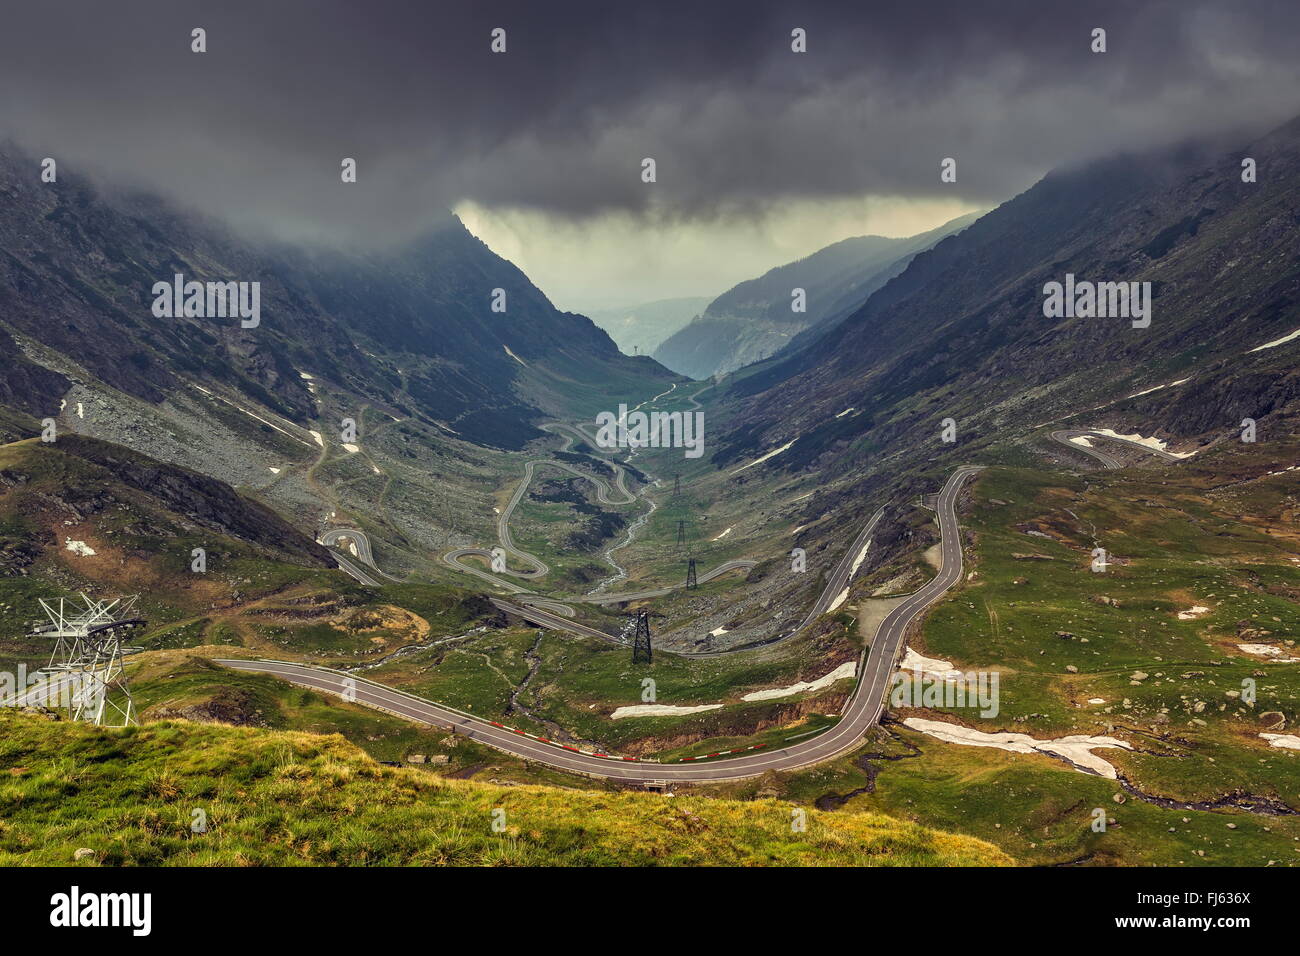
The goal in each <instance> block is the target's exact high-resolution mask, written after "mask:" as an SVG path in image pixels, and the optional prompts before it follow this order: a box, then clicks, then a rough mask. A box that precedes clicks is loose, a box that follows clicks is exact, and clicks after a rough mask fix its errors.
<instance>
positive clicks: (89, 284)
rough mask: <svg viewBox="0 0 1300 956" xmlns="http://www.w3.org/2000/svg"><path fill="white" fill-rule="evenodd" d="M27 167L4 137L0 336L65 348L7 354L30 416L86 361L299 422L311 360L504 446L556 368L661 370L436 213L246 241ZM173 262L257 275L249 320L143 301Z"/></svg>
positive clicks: (550, 403) (144, 388)
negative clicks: (325, 239)
mask: <svg viewBox="0 0 1300 956" xmlns="http://www.w3.org/2000/svg"><path fill="white" fill-rule="evenodd" d="M39 172H40V166H39V163H38V162H37V160H35V159H33V158H32V157H30V156H25V155H23V154H20V153H18V152H16V151H15V150H14V149H13V148H12V147H10V148H8V149H6V150H5V151H4V152H3V153H0V196H3V198H4V206H3V210H2V211H0V251H3V253H4V255H3V258H2V259H0V335H4V336H6V341H7V339H8V337H9V336H14V335H16V336H20V337H23V338H24V340H26V341H31V342H38V343H39V344H40V346H41V348H42V349H43V350H48V352H50V353H54V354H56V355H57V356H60V357H61V359H62V361H54V362H50V361H48V360H45V361H43V360H42V359H41V358H39V357H38V356H36V355H35V354H34V353H33V352H32V351H30V350H21V349H12V348H11V349H9V350H8V352H9V358H8V361H10V362H11V363H12V368H11V371H10V373H9V374H7V375H6V376H5V377H4V378H5V384H4V385H3V386H2V389H3V392H2V393H0V394H3V396H4V397H5V398H6V399H7V401H8V403H9V404H11V405H14V406H15V407H17V408H21V409H22V410H24V411H26V412H29V413H31V414H39V413H42V412H43V413H45V414H51V413H54V412H57V411H58V401H59V397H60V396H61V395H62V394H63V392H64V391H65V390H66V387H67V385H68V382H69V380H70V379H72V378H77V377H80V376H81V375H83V374H84V375H85V376H89V377H91V378H93V379H97V380H99V381H100V382H102V383H104V384H105V385H108V386H111V387H112V388H114V389H118V390H120V391H122V392H124V393H126V394H128V395H131V396H134V397H137V398H140V399H143V400H146V401H148V402H153V403H157V402H160V401H162V400H163V399H164V398H165V397H166V396H167V395H168V394H169V393H173V392H175V391H176V390H177V389H184V388H186V387H188V385H189V384H190V383H201V384H204V385H206V386H208V387H213V386H219V387H222V388H227V389H231V390H233V391H234V392H235V393H238V394H240V395H243V396H245V397H247V398H248V399H250V400H252V401H255V402H257V403H259V404H261V405H263V406H264V407H266V408H268V409H270V410H272V411H274V412H276V413H277V414H279V415H282V416H285V417H286V418H287V419H289V420H291V421H293V422H296V423H299V424H301V423H305V422H306V421H308V420H309V419H311V418H313V417H314V416H315V414H316V411H317V403H316V399H315V397H314V396H313V395H312V392H311V388H310V386H309V382H310V381H311V380H310V379H308V378H307V377H305V376H304V374H303V373H304V372H306V373H307V374H308V375H311V376H313V377H315V378H319V379H323V380H327V381H329V382H331V383H334V384H335V385H337V386H339V387H342V388H344V389H346V390H348V391H350V392H352V393H353V394H354V395H356V396H357V398H358V400H364V401H368V402H373V403H377V404H378V405H380V406H381V407H384V408H387V409H388V410H390V411H391V412H393V413H395V414H397V415H402V416H413V417H417V418H420V419H423V420H425V421H427V422H434V423H438V424H439V425H441V426H444V427H446V428H447V429H449V430H450V431H452V432H454V433H456V434H459V435H461V436H464V437H466V438H468V439H469V440H471V441H477V442H481V443H485V444H490V445H494V446H498V447H507V448H516V447H519V446H520V445H521V444H522V443H523V442H525V441H527V440H529V439H530V438H534V437H536V436H537V435H538V434H539V433H538V432H537V431H536V429H535V428H534V427H533V426H534V424H535V423H537V422H539V421H541V420H542V419H543V418H544V417H546V416H547V415H551V414H555V413H556V412H557V411H560V410H561V409H562V408H563V407H564V403H565V399H564V398H563V393H564V391H565V388H566V385H565V383H566V382H567V383H576V382H579V381H581V382H583V383H584V385H583V387H587V386H588V385H589V384H590V383H592V382H599V381H601V380H602V379H608V380H611V381H613V380H621V379H623V378H630V379H633V380H644V381H647V382H650V383H656V382H668V381H671V380H672V378H673V376H672V375H671V374H670V373H668V372H667V371H666V370H664V369H661V368H659V367H658V366H656V365H655V364H654V363H653V362H651V361H650V360H649V359H642V360H640V361H633V360H632V359H630V358H627V357H625V356H623V355H622V354H621V353H620V352H619V350H618V348H617V346H615V344H614V343H613V341H612V340H611V339H610V338H609V336H608V335H607V334H606V333H605V332H603V331H602V330H601V329H599V328H598V327H597V326H595V325H594V324H593V323H592V322H591V321H590V320H589V319H587V318H585V317H583V316H579V315H575V314H572V313H565V312H560V311H559V310H557V309H556V308H555V307H554V306H553V305H552V304H551V303H550V301H549V300H548V299H547V298H546V296H545V295H543V294H542V292H541V291H540V290H538V289H537V288H536V287H535V286H534V285H533V284H532V283H531V282H530V281H529V279H528V277H527V276H525V275H524V274H523V273H522V272H521V271H520V270H519V269H517V268H516V267H515V266H513V265H512V264H511V263H509V262H507V261H506V260H504V259H502V258H500V257H499V256H497V255H495V254H494V253H493V252H492V251H491V250H490V249H489V248H488V247H487V246H486V245H484V244H483V243H482V242H481V241H480V240H478V239H476V238H475V237H473V236H472V235H470V234H469V233H468V232H467V231H466V230H465V228H464V227H463V226H462V225H461V223H460V222H459V221H458V220H457V219H455V217H452V216H450V215H447V216H445V217H444V219H443V221H442V222H441V223H439V224H437V225H436V226H435V227H434V228H432V229H431V230H430V231H429V232H428V233H427V234H426V235H425V236H424V237H423V238H422V239H420V240H417V241H414V242H411V243H409V244H408V245H407V246H405V247H403V248H401V249H399V250H396V251H394V252H391V253H388V254H384V255H379V254H355V255H349V254H346V253H343V252H339V251H337V250H332V249H317V250H313V249H310V248H307V247H302V246H288V245H267V244H249V243H245V242H241V241H240V240H238V239H237V238H235V237H234V236H233V235H232V234H231V233H230V232H229V231H228V230H227V229H226V228H224V227H221V226H219V225H217V224H216V223H213V222H203V221H201V220H198V219H196V218H195V217H193V216H191V215H189V214H186V213H182V212H180V211H178V210H176V209H174V208H173V207H171V206H169V205H168V204H166V203H164V202H162V201H161V200H158V199H156V198H154V197H151V196H147V195H130V196H125V197H107V196H105V195H103V194H101V192H100V191H99V190H97V189H96V188H95V187H94V186H91V185H89V184H87V183H85V182H84V181H82V180H80V179H78V177H76V176H75V175H73V174H69V173H62V174H60V177H59V180H58V182H57V186H56V185H55V184H48V183H42V182H41V181H40V178H39ZM178 274H179V275H181V276H183V279H184V281H197V282H204V283H206V282H226V281H241V282H258V283H260V290H261V292H260V301H261V322H260V325H258V326H257V327H256V328H243V327H241V322H240V320H239V319H238V318H237V317H230V318H215V317H196V316H185V315H179V316H176V317H174V318H171V317H169V318H159V317H156V316H155V315H154V314H153V311H152V305H153V302H154V293H153V292H152V291H151V290H152V289H153V287H154V285H155V283H157V282H160V281H162V282H166V283H171V282H173V277H174V276H175V275H178ZM494 306H495V307H494ZM56 366H57V367H56ZM74 369H75V371H74Z"/></svg>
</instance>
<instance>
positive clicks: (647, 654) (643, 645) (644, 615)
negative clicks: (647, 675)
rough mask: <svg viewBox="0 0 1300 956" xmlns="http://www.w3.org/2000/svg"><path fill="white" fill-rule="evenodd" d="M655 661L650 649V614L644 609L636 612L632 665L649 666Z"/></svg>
mask: <svg viewBox="0 0 1300 956" xmlns="http://www.w3.org/2000/svg"><path fill="white" fill-rule="evenodd" d="M653 659H654V651H652V650H651V648H650V612H648V611H646V610H644V609H642V610H640V611H637V612H636V639H635V640H634V641H633V643H632V663H633V664H640V663H642V662H644V663H646V664H649V663H651V662H652V661H653Z"/></svg>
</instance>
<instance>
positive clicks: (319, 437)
mask: <svg viewBox="0 0 1300 956" xmlns="http://www.w3.org/2000/svg"><path fill="white" fill-rule="evenodd" d="M308 431H311V430H310V429H308ZM311 437H312V438H313V439H314V440H315V442H316V444H318V445H320V446H321V447H322V448H324V447H325V438H324V436H322V435H321V433H320V432H315V431H313V432H311Z"/></svg>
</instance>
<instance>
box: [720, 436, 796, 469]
mask: <svg viewBox="0 0 1300 956" xmlns="http://www.w3.org/2000/svg"><path fill="white" fill-rule="evenodd" d="M798 440H799V439H797V438H792V439H790V440H789V441H788V442H786V443H785V444H784V445H782V446H781V447H780V448H775V449H773V450H772V451H769V452H768V453H767V454H766V455H764V456H763V457H762V458H755V459H754V460H753V461H751V462H750V463H749V464H748V465H741V466H740V467H739V468H737V469H736V470H735V471H733V472H732V474H733V475H735V474H739V473H740V472H742V471H744V470H745V469H746V468H753V467H754V466H755V465H761V464H762V463H763V462H765V461H767V460H768V459H769V458H775V457H776V456H777V455H779V454H781V452H783V451H785V450H786V449H787V448H789V447H790V446H791V445H793V444H794V443H795V442H797V441H798Z"/></svg>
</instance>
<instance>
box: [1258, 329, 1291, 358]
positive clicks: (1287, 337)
mask: <svg viewBox="0 0 1300 956" xmlns="http://www.w3.org/2000/svg"><path fill="white" fill-rule="evenodd" d="M1297 338H1300V329H1296V330H1295V331H1294V332H1292V333H1291V334H1290V335H1284V336H1282V337H1281V338H1280V339H1274V340H1273V341H1272V342H1265V343H1264V344H1263V345H1257V346H1255V348H1253V349H1251V350H1250V352H1262V351H1264V349H1273V348H1277V347H1278V346H1279V345H1286V343H1288V342H1290V341H1292V340H1294V339H1297ZM1250 352H1247V353H1246V354H1247V355H1249V354H1250Z"/></svg>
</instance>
